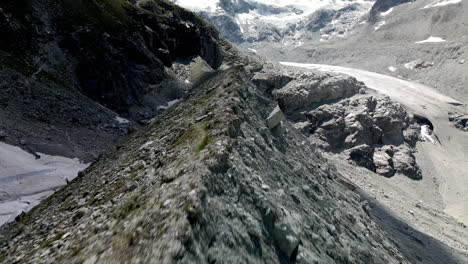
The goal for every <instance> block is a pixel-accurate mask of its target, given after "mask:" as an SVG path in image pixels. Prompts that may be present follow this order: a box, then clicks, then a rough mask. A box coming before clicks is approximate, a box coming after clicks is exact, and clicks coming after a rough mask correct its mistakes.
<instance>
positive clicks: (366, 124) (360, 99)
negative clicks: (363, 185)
mask: <svg viewBox="0 0 468 264" xmlns="http://www.w3.org/2000/svg"><path fill="white" fill-rule="evenodd" d="M303 78H304V79H305V80H308V81H305V82H304V81H303V80H302V81H301V79H299V80H294V81H291V82H290V83H288V84H287V85H285V86H284V87H283V88H280V89H278V90H274V91H273V92H272V93H273V94H274V95H275V97H276V98H277V100H278V101H279V103H280V106H281V107H282V109H284V110H285V111H286V112H289V113H290V115H291V117H293V119H296V127H297V128H298V129H300V130H301V131H303V132H304V133H306V134H310V135H311V136H312V137H313V138H314V139H315V140H316V141H317V142H318V144H319V146H321V148H323V149H325V150H327V151H331V152H334V153H340V152H343V151H344V153H345V156H347V157H348V158H349V159H351V160H355V162H356V164H358V165H361V166H365V167H366V168H368V169H370V170H372V171H375V172H377V173H378V174H381V175H384V176H388V177H389V176H393V175H394V174H395V173H397V172H398V173H403V174H405V175H407V176H409V177H411V178H414V179H420V178H421V172H420V170H419V167H418V166H417V164H416V162H415V158H414V155H413V154H412V151H409V148H410V147H414V145H415V143H416V141H417V139H418V134H417V131H418V129H419V127H418V126H417V125H412V123H414V122H412V120H411V118H410V116H409V115H408V113H407V112H406V111H405V110H404V109H403V107H402V106H400V105H399V104H396V103H393V102H392V101H390V99H389V98H388V97H384V96H381V95H376V96H374V95H367V94H364V95H361V94H358V92H359V91H362V90H363V87H364V86H363V85H362V84H361V83H359V82H357V81H356V80H355V79H354V78H350V77H347V78H343V77H340V76H334V77H332V78H331V79H325V80H327V81H325V82H320V80H322V79H324V78H329V77H327V76H326V75H325V77H322V78H316V79H314V78H311V76H310V75H309V76H304V77H303ZM329 80H331V81H329ZM296 82H300V83H301V85H297V84H296ZM317 83H318V85H317ZM322 83H324V84H325V85H322ZM329 83H332V84H331V85H330V84H329ZM311 84H313V85H311ZM304 87H307V88H309V89H310V91H312V92H309V90H307V88H305V89H304ZM321 87H322V88H321ZM350 97H351V98H350ZM348 98H349V99H348ZM333 100H338V101H339V102H337V103H333ZM308 108H309V109H310V108H311V110H308ZM345 150H347V151H345ZM397 153H398V154H397ZM394 156H395V158H394Z"/></svg>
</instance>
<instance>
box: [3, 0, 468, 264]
mask: <svg viewBox="0 0 468 264" xmlns="http://www.w3.org/2000/svg"><path fill="white" fill-rule="evenodd" d="M182 2H183V3H185V4H186V5H185V6H186V7H188V4H189V3H190V1H188V2H187V1H177V3H182ZM203 3H204V4H206V8H203V10H205V11H203V10H198V11H203V12H206V10H207V8H208V11H210V12H211V13H217V14H220V13H221V14H223V15H222V16H220V17H218V18H216V19H219V21H218V22H219V23H218V24H217V25H218V26H220V25H222V24H223V25H225V26H226V27H231V26H232V27H233V28H234V29H233V30H235V26H234V25H233V24H232V23H230V22H229V23H224V22H222V21H229V19H235V18H238V19H239V18H242V14H244V15H245V14H250V15H252V12H253V13H259V14H261V15H262V16H263V18H262V17H260V18H255V19H254V20H262V19H264V18H265V16H266V17H268V19H270V20H271V19H273V20H274V18H275V17H276V18H277V17H278V16H280V17H281V16H283V15H288V16H289V15H292V14H295V15H297V16H299V17H300V18H301V19H300V22H297V21H296V22H297V23H295V24H296V25H298V26H304V27H306V28H307V30H305V31H307V32H309V30H315V29H313V28H316V26H317V25H319V26H318V28H317V30H318V32H319V35H323V34H322V33H323V30H326V29H327V27H331V25H330V24H339V23H337V22H336V21H335V20H337V19H338V18H343V20H342V21H347V20H346V19H350V20H352V21H351V22H352V23H351V22H350V23H349V25H352V27H354V25H356V20H355V19H352V18H353V17H356V16H354V15H353V16H347V15H346V14H348V12H355V11H356V12H357V13H359V14H360V15H362V13H361V12H362V10H361V9H360V8H362V6H359V5H350V6H349V5H348V4H345V5H344V6H341V5H342V3H339V4H337V5H335V6H333V7H334V8H331V9H321V10H318V9H317V6H312V7H311V6H306V7H307V8H305V7H304V6H303V5H301V4H304V3H303V2H301V1H294V4H292V5H281V4H280V3H279V2H278V4H277V5H274V6H272V5H269V4H268V3H267V2H263V1H236V2H233V1H205V2H203ZM213 3H215V5H213ZM23 4H24V5H22V6H21V7H20V5H18V4H15V2H13V1H7V2H5V3H4V4H0V6H1V9H0V31H1V32H2V33H4V34H7V35H8V36H11V38H9V39H8V40H2V41H0V50H1V51H2V53H1V54H3V55H2V56H4V57H2V58H4V59H5V60H2V62H3V64H0V65H1V67H2V68H1V69H2V70H1V71H0V74H2V76H4V78H2V80H3V82H4V86H2V87H3V88H1V89H0V95H1V96H3V98H4V99H5V100H6V102H7V104H6V108H5V109H6V111H1V112H0V114H1V115H2V120H3V117H4V118H5V120H6V121H5V124H6V125H5V127H4V128H2V131H3V132H1V133H0V136H1V138H0V140H2V141H5V142H6V143H8V144H5V143H1V145H0V153H3V152H5V153H13V152H14V153H16V154H15V155H17V156H18V157H21V159H22V160H25V161H26V160H27V162H28V164H31V166H33V167H34V168H32V170H33V171H32V172H33V174H32V175H35V174H36V173H38V172H40V173H43V172H46V173H50V170H55V171H60V168H53V169H51V167H46V166H53V165H54V164H52V165H51V164H50V163H49V162H47V160H49V159H50V160H54V159H58V158H57V157H55V158H54V157H51V156H49V155H48V154H53V155H61V156H66V157H78V158H80V159H82V161H93V162H92V164H91V165H90V166H89V167H88V168H87V169H85V170H84V171H82V172H80V173H79V174H78V177H76V178H75V179H73V180H71V178H73V175H71V176H70V178H68V176H66V175H65V173H60V172H57V175H55V174H53V175H47V174H40V175H41V179H46V180H51V181H54V180H53V177H55V176H63V177H66V179H67V180H66V186H64V187H63V188H61V189H60V190H58V191H57V192H55V193H54V194H52V195H51V196H50V197H49V198H47V199H46V200H44V201H43V202H42V203H40V204H39V205H38V206H36V207H34V208H33V209H32V210H31V211H29V212H25V213H22V214H21V215H19V216H18V217H17V218H16V219H15V221H14V222H12V223H9V224H6V225H4V226H3V227H1V228H0V245H1V246H0V262H1V263H52V262H53V263H86V264H92V263H434V264H435V263H460V264H461V263H466V262H467V261H468V241H466V239H465V238H466V237H468V231H467V228H466V225H464V224H463V223H462V222H460V221H458V220H457V219H462V220H463V219H464V217H465V216H466V215H465V211H464V210H463V208H460V206H461V207H463V203H461V202H460V201H461V200H460V199H464V198H463V197H465V196H464V195H465V193H466V192H464V189H463V188H465V187H464V186H465V185H464V184H463V183H464V181H459V182H458V183H459V186H456V184H455V185H454V183H456V182H457V181H456V179H459V180H460V179H462V178H456V177H455V176H457V175H458V174H456V173H454V172H453V171H452V169H454V168H453V166H450V164H448V165H447V162H446V159H448V158H449V159H450V161H455V159H454V158H452V157H449V156H450V154H456V156H459V154H460V153H462V154H463V152H462V149H463V146H461V148H460V146H456V144H457V143H460V142H466V141H462V138H463V136H462V135H465V134H464V131H463V130H464V129H465V127H466V122H465V121H466V120H465V119H466V118H464V116H463V114H460V113H458V112H456V111H454V109H457V110H459V111H460V112H464V111H465V110H464V109H465V108H462V107H461V104H462V103H460V102H459V101H457V100H454V99H452V98H449V97H446V96H443V95H440V94H438V93H437V92H435V91H433V90H430V89H429V88H427V87H424V86H422V85H416V84H415V83H410V82H403V81H401V80H399V79H396V78H393V79H392V78H391V77H388V76H387V77H382V76H378V75H376V74H374V73H366V72H363V71H362V72H359V71H357V70H353V69H345V68H343V69H342V68H333V70H332V72H323V70H324V69H323V68H320V67H316V66H311V65H300V64H294V63H290V64H288V65H290V66H296V67H286V66H282V65H278V64H274V63H270V62H267V61H266V60H265V59H262V58H260V57H257V56H256V55H254V54H253V53H252V50H251V51H250V52H243V51H240V50H239V49H238V48H236V47H234V46H232V44H230V43H228V42H226V41H224V40H223V39H222V38H220V37H219V36H218V34H217V32H216V30H215V29H214V28H213V27H212V26H210V25H209V24H207V23H206V22H204V21H203V19H202V18H201V17H200V16H198V15H195V14H194V13H191V12H190V11H188V10H185V9H182V8H179V7H177V6H175V5H173V4H172V3H170V2H169V1H165V0H149V1H133V0H131V1H123V0H122V1H113V2H111V1H107V0H93V1H89V2H81V1H78V2H73V3H71V2H67V1H65V2H61V3H60V4H57V3H56V2H55V1H52V0H31V1H26V2H25V3H23ZM199 4H200V3H197V5H196V6H199ZM360 4H361V3H360ZM362 4H363V5H364V4H368V3H362ZM196 6H195V7H196ZM324 6H326V5H324ZM337 6H340V8H338V9H337V8H336V7H337ZM192 7H193V6H192ZM300 7H301V8H302V9H301V8H300ZM320 7H322V6H320ZM369 7H370V6H369ZM374 7H375V8H374V9H376V10H378V11H379V12H389V11H388V10H390V8H392V7H393V6H389V4H388V3H381V4H380V6H379V5H378V4H376V5H374ZM314 8H315V9H314ZM341 8H345V9H341ZM220 9H221V10H222V11H221V12H220ZM348 9H349V10H348ZM317 10H318V11H317ZM359 10H361V11H359ZM215 11H216V12H215ZM203 12H202V14H203ZM224 13H226V14H227V15H225V14H224ZM203 15H204V16H206V17H208V18H209V20H210V21H212V22H214V24H215V25H216V23H217V22H216V21H217V20H216V19H215V20H211V19H214V18H213V14H209V15H207V14H203ZM244 18H245V16H244ZM303 18H305V19H303ZM249 19H250V18H248V19H246V20H245V21H247V22H248V23H250V22H249V21H252V20H249ZM330 19H331V22H327V21H329V20H330ZM366 19H368V21H372V19H371V18H366ZM63 20H65V21H66V23H62V22H63ZM59 21H60V22H61V23H59ZM78 21H79V22H78ZM245 21H244V22H245ZM265 21H267V20H263V22H259V23H256V26H258V28H265V27H270V26H271V23H265ZM301 21H302V22H303V23H305V24H301V23H302V22H301ZM308 21H309V22H310V21H313V22H312V23H308ZM324 21H325V22H324ZM333 21H335V23H332V22H333ZM31 22H34V23H31ZM231 22H232V21H231ZM236 23H237V26H238V30H239V31H240V32H241V34H239V35H233V38H238V39H237V41H240V42H243V41H247V42H248V40H246V39H244V37H245V36H247V35H246V34H245V31H244V32H242V31H243V30H246V26H247V25H248V24H247V23H244V24H243V23H239V22H237V21H236ZM32 25H34V27H33V26H32ZM357 25H358V27H365V25H364V26H363V24H359V23H358V24H357ZM359 25H360V26H359ZM226 30H227V29H226ZM229 30H230V29H229ZM301 30H302V29H301ZM305 31H303V32H305ZM20 32H21V33H23V35H24V36H25V37H21V36H22V35H21V34H18V33H20ZM252 32H254V33H255V34H256V33H259V32H261V31H252ZM294 32H296V33H297V32H299V31H294ZM312 32H314V31H312ZM296 33H294V34H296ZM262 34H263V33H262ZM288 34H289V33H288ZM288 34H284V35H279V38H278V39H271V38H270V36H266V38H265V40H268V42H271V43H274V44H273V46H274V45H277V44H278V45H284V43H286V42H287V41H288V37H287V35H288ZM307 34H309V33H307ZM324 34H326V33H324ZM314 36H318V35H314ZM321 37H323V36H321ZM313 38H314V37H311V39H313ZM300 39H303V36H301V38H300ZM231 40H233V41H236V40H235V39H231ZM251 40H252V43H255V42H258V41H259V39H257V38H256V37H253V38H251ZM283 40H284V41H285V42H284V43H282V44H280V42H281V41H283ZM311 41H319V42H320V40H311ZM240 42H238V43H240ZM275 42H278V43H275ZM287 43H288V44H287V45H290V42H287ZM296 44H297V43H296ZM301 45H302V43H301V44H300V45H296V46H301ZM241 46H242V45H241ZM20 49H27V50H28V52H25V53H21V52H20ZM275 52H279V50H278V49H275V50H274V51H273V52H272V54H275ZM254 53H255V52H254ZM259 53H260V52H259ZM272 54H270V56H271V55H272ZM283 54H285V53H283ZM291 54H293V53H291ZM278 58H279V57H278ZM297 66H299V67H302V68H297ZM433 66H434V64H431V63H425V62H424V61H421V62H420V61H417V62H414V63H411V64H409V66H408V67H409V68H412V69H417V70H421V71H422V70H424V69H426V68H431V67H433ZM29 68H31V69H33V70H32V71H29V70H27V69H29ZM326 70H327V69H326ZM333 71H335V72H333ZM336 72H344V73H347V74H350V75H352V76H356V78H354V77H350V76H347V75H343V74H337V73H336ZM44 75H45V77H44ZM363 76H364V77H365V78H363ZM360 80H361V81H360ZM369 88H371V89H369ZM402 91H405V92H404V93H402ZM421 91H424V92H425V93H421ZM409 95H411V96H409ZM405 97H406V98H405ZM408 97H411V98H413V99H411V98H408ZM448 110H450V112H451V114H450V115H449V114H448ZM48 111H50V112H51V114H48V113H47V112H48ZM444 111H445V112H444ZM442 112H443V113H444V114H441V113H442ZM25 113H31V114H25ZM2 125H3V124H2ZM35 128H37V129H35ZM43 129H44V131H42V130H43ZM46 131H53V132H50V133H47V132H46ZM71 131H73V133H76V134H71ZM83 131H86V133H85V132H83ZM127 134H128V135H127ZM437 135H440V139H439V138H438V137H437ZM119 139H120V140H119ZM92 140H95V141H96V142H100V145H95V144H94V143H93V142H92ZM117 140H119V141H118V142H117V143H115V142H116V141H117ZM433 140H434V142H433ZM436 140H438V143H437V142H436ZM90 141H91V142H90ZM11 145H17V146H21V147H22V148H23V150H21V149H19V148H15V147H13V146H11ZM52 145H55V146H56V147H55V148H54V147H51V146H52ZM24 151H28V152H30V153H31V154H33V155H30V154H28V155H29V156H28V155H25V154H24V153H25V152H24ZM8 155H11V154H8ZM34 155H35V156H34ZM12 157H13V156H12ZM59 158H60V159H61V157H59ZM458 158H459V161H457V163H458V164H460V166H461V167H462V170H461V172H462V174H463V172H464V169H465V166H464V163H463V162H464V161H463V160H462V157H458ZM34 159H35V160H34ZM431 160H433V161H432V162H431ZM0 161H2V162H3V160H2V159H0ZM6 161H7V163H8V164H9V165H8V166H6V167H5V168H3V167H0V173H3V172H5V171H6V172H7V174H8V175H6V174H5V176H7V177H5V176H4V175H0V176H2V177H0V184H5V183H8V184H11V183H12V182H13V183H15V182H14V181H13V180H15V179H16V180H17V179H19V178H21V179H22V180H25V179H26V178H28V177H29V176H27V175H29V174H31V172H26V174H27V175H26V176H25V175H24V173H23V172H20V171H18V170H17V167H15V166H17V164H16V163H18V162H16V158H15V159H13V158H10V159H6ZM11 161H13V162H12V163H11ZM15 162H16V163H15ZM62 162H63V163H64V164H67V162H69V164H72V165H73V166H74V168H83V167H82V165H83V164H81V163H79V162H77V160H75V163H72V162H71V161H70V160H68V159H65V160H62ZM465 162H466V161H465ZM10 163H11V164H10ZM0 165H1V164H0ZM72 165H70V166H72ZM436 165H440V168H432V167H431V166H436ZM40 166H44V169H43V170H42V169H41V168H42V167H40ZM67 166H68V165H67ZM86 166H87V165H86ZM466 168H468V167H466ZM40 169H41V170H40ZM37 170H38V171H37ZM440 170H444V171H446V172H447V174H448V176H447V177H446V178H445V179H444V180H445V182H442V180H443V179H441V178H440V176H441V174H440ZM72 172H73V173H74V171H73V170H72V169H67V173H72ZM16 173H20V174H16ZM28 173H29V174H28ZM15 174H16V175H15ZM18 175H19V176H18ZM18 177H19V178H18ZM63 177H62V178H61V179H62V180H63ZM457 177H458V176H457ZM38 178H39V177H38ZM28 179H29V178H28ZM20 183H21V181H20ZM441 183H442V184H441ZM44 184H46V183H45V181H44ZM47 184H48V183H47ZM439 184H440V185H439ZM33 185H34V183H28V186H33ZM5 186H7V185H5ZM14 187H15V188H16V187H17V186H16V185H15V186H14ZM452 188H453V190H452ZM441 190H442V191H441ZM460 197H461V198H460ZM447 201H449V202H453V203H452V204H446V202H447ZM9 202H11V201H9ZM31 207H32V206H31ZM0 209H2V207H1V206H0ZM28 209H29V208H28Z"/></svg>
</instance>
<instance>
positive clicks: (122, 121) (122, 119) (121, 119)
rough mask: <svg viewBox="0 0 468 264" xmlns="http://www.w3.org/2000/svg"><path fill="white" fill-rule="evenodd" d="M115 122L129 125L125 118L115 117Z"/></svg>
mask: <svg viewBox="0 0 468 264" xmlns="http://www.w3.org/2000/svg"><path fill="white" fill-rule="evenodd" d="M115 121H117V122H119V123H120V124H128V123H130V121H128V119H125V118H123V117H120V116H116V117H115Z"/></svg>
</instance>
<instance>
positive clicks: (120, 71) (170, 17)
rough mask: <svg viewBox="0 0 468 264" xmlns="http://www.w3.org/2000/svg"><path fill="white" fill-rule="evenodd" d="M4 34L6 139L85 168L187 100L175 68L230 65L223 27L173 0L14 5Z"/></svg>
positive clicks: (3, 9)
mask: <svg viewBox="0 0 468 264" xmlns="http://www.w3.org/2000/svg"><path fill="white" fill-rule="evenodd" d="M0 33H1V35H2V36H3V37H2V38H1V39H0V76H1V79H2V81H0V98H1V99H2V102H1V103H0V104H2V106H3V107H5V109H6V111H2V112H0V118H1V120H2V124H0V130H2V131H4V133H5V134H6V136H5V137H4V138H5V141H6V142H8V143H9V144H14V145H20V144H19V142H20V141H21V142H25V144H22V145H24V148H25V149H27V150H28V151H31V152H43V153H48V154H53V155H61V156H67V157H78V158H80V159H82V160H85V161H92V160H93V159H95V158H96V157H97V156H98V155H99V154H100V153H102V151H103V150H105V149H107V148H108V147H109V146H110V145H111V143H112V142H113V141H115V140H117V139H119V138H120V137H122V136H124V135H126V134H128V133H129V132H130V131H132V130H134V129H135V128H136V127H137V126H138V124H137V122H139V121H145V120H147V119H150V118H152V117H154V116H155V115H156V114H158V113H160V112H161V110H160V106H161V105H166V103H167V102H168V101H172V100H175V99H178V98H180V97H182V96H183V95H184V94H185V91H186V90H187V85H185V84H184V83H183V80H182V81H179V80H177V79H175V78H174V76H173V74H172V73H171V72H170V70H168V69H167V68H168V67H171V65H172V64H173V62H175V61H190V60H191V59H192V58H193V57H196V56H200V57H202V58H203V59H204V60H205V61H206V62H207V63H208V64H209V65H210V66H211V67H213V68H217V67H219V65H220V64H221V62H222V60H223V51H222V50H223V47H222V44H221V42H222V41H220V40H219V38H218V34H217V32H216V31H215V30H214V28H213V27H212V26H210V25H209V24H207V23H206V22H205V21H204V20H202V19H201V18H199V17H198V16H197V15H195V14H193V13H191V12H189V11H187V10H184V9H182V8H179V7H177V6H175V5H172V4H171V3H169V2H167V1H144V3H141V4H138V5H136V4H133V3H130V2H127V1H124V0H115V1H109V0H90V1H57V0H24V1H12V0H6V1H2V2H1V3H0ZM118 116H123V117H125V118H127V119H129V122H118V120H122V119H118V118H117V117H118Z"/></svg>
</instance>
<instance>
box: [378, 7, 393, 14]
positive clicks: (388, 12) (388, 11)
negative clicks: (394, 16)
mask: <svg viewBox="0 0 468 264" xmlns="http://www.w3.org/2000/svg"><path fill="white" fill-rule="evenodd" d="M392 11H393V7H392V8H390V9H389V10H387V11H385V12H381V13H380V15H381V16H386V15H388V14H390V13H391V12H392Z"/></svg>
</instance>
